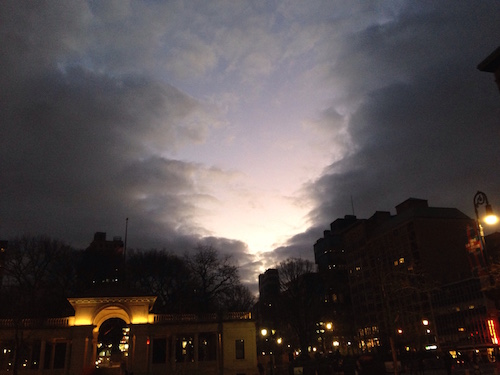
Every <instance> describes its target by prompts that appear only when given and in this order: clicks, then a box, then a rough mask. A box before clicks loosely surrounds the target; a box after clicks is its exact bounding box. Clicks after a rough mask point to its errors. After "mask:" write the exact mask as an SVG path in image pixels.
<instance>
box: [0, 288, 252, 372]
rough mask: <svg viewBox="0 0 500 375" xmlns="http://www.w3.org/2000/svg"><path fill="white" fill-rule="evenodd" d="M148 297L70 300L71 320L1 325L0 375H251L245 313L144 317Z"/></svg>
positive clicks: (1, 322) (147, 313) (12, 321)
mask: <svg viewBox="0 0 500 375" xmlns="http://www.w3.org/2000/svg"><path fill="white" fill-rule="evenodd" d="M155 299H156V298H155V297H151V296H108V297H84V298H69V299H68V300H69V302H70V303H71V305H72V306H73V308H74V311H75V314H74V315H73V316H69V317H66V318H57V319H43V320H41V319H22V320H20V319H3V320H0V374H11V373H13V370H14V368H16V369H17V372H18V374H60V375H63V374H64V375H66V374H75V375H76V374H94V373H97V374H99V373H102V374H117V375H118V374H124V373H134V374H136V375H142V374H148V375H155V374H200V373H203V374H213V375H216V374H224V375H243V374H245V375H254V374H257V349H256V331H255V322H254V321H253V320H252V318H251V314H250V313H228V314H225V315H224V316H218V315H216V314H207V315H196V314H187V315H158V314H152V313H150V311H151V308H152V306H153V303H154V301H155Z"/></svg>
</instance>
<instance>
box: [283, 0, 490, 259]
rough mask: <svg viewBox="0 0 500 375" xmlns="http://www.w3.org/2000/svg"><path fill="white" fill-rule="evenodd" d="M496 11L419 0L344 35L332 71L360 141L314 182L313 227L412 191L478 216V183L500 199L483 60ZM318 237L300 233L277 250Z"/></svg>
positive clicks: (362, 213)
mask: <svg viewBox="0 0 500 375" xmlns="http://www.w3.org/2000/svg"><path fill="white" fill-rule="evenodd" d="M419 4H420V5H419ZM424 5H425V7H423V6H424ZM419 7H421V9H419ZM497 14H500V4H499V3H498V2H488V1H486V2H481V3H477V4H474V5H472V4H470V3H469V2H452V3H450V2H438V3H432V4H431V3H425V4H423V3H413V6H410V7H409V8H407V9H406V10H405V11H404V12H402V13H400V14H398V16H397V17H396V18H394V19H393V20H392V21H391V22H387V23H382V24H380V25H377V26H373V27H369V28H367V29H364V30H362V31H360V32H357V33H354V34H352V35H350V37H349V38H346V40H348V43H345V44H344V45H343V46H342V48H341V52H340V58H339V59H338V61H339V62H338V63H337V64H336V65H335V66H333V67H332V69H331V71H330V76H331V77H332V82H335V84H338V85H340V87H341V88H342V96H343V99H342V100H343V101H344V102H343V104H345V103H353V102H357V103H359V104H358V105H357V106H355V107H354V108H355V110H354V111H352V113H350V114H349V115H348V126H347V134H348V137H349V139H350V140H351V143H352V149H351V150H350V152H349V153H347V154H346V155H344V156H343V157H342V158H341V159H339V160H336V161H335V162H333V163H332V164H331V165H330V166H328V167H327V168H325V170H324V173H323V174H322V176H321V177H320V178H318V179H317V180H316V181H314V182H312V183H311V184H309V185H308V187H307V189H308V192H309V194H310V196H312V197H313V198H314V199H315V200H316V202H317V204H316V208H315V209H314V210H313V211H312V212H311V220H312V223H313V227H312V228H318V229H319V228H321V227H322V228H323V229H328V227H329V223H330V222H332V221H333V220H335V219H336V218H338V217H343V216H344V215H346V214H352V213H353V212H352V211H353V207H354V213H355V214H356V215H357V216H358V217H362V218H366V217H369V216H371V215H372V214H373V213H374V212H375V211H376V210H381V211H391V212H394V207H395V206H396V205H397V204H399V203H401V202H402V201H403V200H405V199H407V198H409V197H417V198H424V199H428V200H429V204H430V205H432V206H446V207H457V208H459V209H461V210H463V211H464V212H465V213H466V214H469V215H472V214H473V205H472V198H473V196H474V194H475V192H476V191H477V190H478V189H479V190H484V191H485V192H487V193H488V196H489V197H490V202H491V201H492V200H493V202H498V203H497V204H498V205H499V206H500V189H499V186H500V177H499V175H498V173H497V170H498V166H497V165H498V161H499V160H500V148H499V144H500V130H499V129H500V127H499V119H500V116H499V113H500V111H499V107H500V98H499V97H498V92H497V90H496V87H495V85H494V83H493V79H492V75H489V74H486V73H483V72H479V71H478V70H477V69H476V66H477V64H478V63H479V62H480V61H481V60H482V59H484V58H485V57H486V56H487V55H488V54H489V53H490V52H492V51H493V50H494V49H495V48H496V47H497V46H498V45H499V44H500V40H499V39H496V40H495V39H494V38H495V36H498V35H500V24H499V23H498V19H497V16H496V15H497ZM337 47H338V46H337ZM336 105H338V103H332V109H331V110H330V112H335V109H334V108H335V106H336ZM327 112H328V111H327ZM325 119H326V117H325ZM313 243H314V241H311V240H310V238H307V237H306V238H305V241H297V238H296V237H295V238H293V239H292V240H291V243H290V246H289V247H284V248H281V249H279V250H280V251H283V253H284V254H292V253H300V251H298V250H297V247H300V246H301V245H302V248H303V249H305V248H308V249H311V251H312V244H313Z"/></svg>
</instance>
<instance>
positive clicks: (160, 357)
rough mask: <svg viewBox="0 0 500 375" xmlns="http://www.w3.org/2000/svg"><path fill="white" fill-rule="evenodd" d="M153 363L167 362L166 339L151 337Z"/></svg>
mask: <svg viewBox="0 0 500 375" xmlns="http://www.w3.org/2000/svg"><path fill="white" fill-rule="evenodd" d="M152 361H153V363H166V362H167V339H165V338H163V339H153V359H152Z"/></svg>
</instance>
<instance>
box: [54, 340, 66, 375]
mask: <svg viewBox="0 0 500 375" xmlns="http://www.w3.org/2000/svg"><path fill="white" fill-rule="evenodd" d="M65 362H66V343H65V342H58V343H56V345H55V351H54V367H53V368H55V369H57V368H64V363H65Z"/></svg>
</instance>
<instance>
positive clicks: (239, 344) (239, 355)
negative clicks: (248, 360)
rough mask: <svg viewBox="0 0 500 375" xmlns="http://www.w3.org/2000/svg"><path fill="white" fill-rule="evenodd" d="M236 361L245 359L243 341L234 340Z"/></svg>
mask: <svg viewBox="0 0 500 375" xmlns="http://www.w3.org/2000/svg"><path fill="white" fill-rule="evenodd" d="M235 346H236V359H245V340H241V339H240V340H236V341H235Z"/></svg>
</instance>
